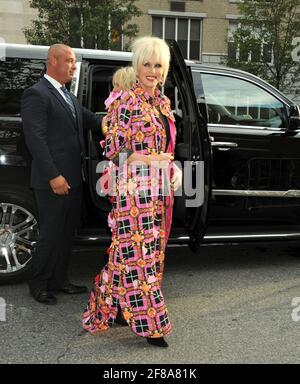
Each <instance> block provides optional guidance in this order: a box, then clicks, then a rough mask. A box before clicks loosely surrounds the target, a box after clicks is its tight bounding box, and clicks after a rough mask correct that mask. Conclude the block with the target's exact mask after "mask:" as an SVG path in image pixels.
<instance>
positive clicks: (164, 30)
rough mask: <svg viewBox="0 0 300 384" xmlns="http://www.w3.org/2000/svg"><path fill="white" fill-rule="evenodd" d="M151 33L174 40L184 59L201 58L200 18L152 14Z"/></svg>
mask: <svg viewBox="0 0 300 384" xmlns="http://www.w3.org/2000/svg"><path fill="white" fill-rule="evenodd" d="M152 34H153V35H155V36H157V37H161V38H162V39H165V40H166V41H168V40H176V41H177V42H178V45H179V47H180V49H181V52H182V54H183V56H184V58H185V59H190V60H200V59H201V49H200V46H201V19H193V18H181V17H162V16H152Z"/></svg>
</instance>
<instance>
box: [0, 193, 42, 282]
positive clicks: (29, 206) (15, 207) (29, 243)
mask: <svg viewBox="0 0 300 384" xmlns="http://www.w3.org/2000/svg"><path fill="white" fill-rule="evenodd" d="M36 239H37V214H36V207H35V204H34V199H33V196H32V195H31V194H22V193H19V194H18V193H17V194H16V193H15V192H14V193H9V192H6V193H0V284H6V283H14V282H19V281H22V280H25V279H26V277H27V275H28V272H29V270H30V268H31V260H32V249H33V246H34V244H35V242H36Z"/></svg>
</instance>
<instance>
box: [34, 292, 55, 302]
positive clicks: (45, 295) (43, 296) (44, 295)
mask: <svg viewBox="0 0 300 384" xmlns="http://www.w3.org/2000/svg"><path fill="white" fill-rule="evenodd" d="M30 293H31V296H32V297H33V298H34V300H36V301H38V302H39V303H42V304H47V305H54V304H56V303H57V299H56V297H55V296H53V295H52V294H51V293H50V292H48V291H39V292H30Z"/></svg>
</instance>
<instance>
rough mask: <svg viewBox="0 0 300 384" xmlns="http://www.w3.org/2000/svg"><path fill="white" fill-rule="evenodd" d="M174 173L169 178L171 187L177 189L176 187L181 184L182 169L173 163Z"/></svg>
mask: <svg viewBox="0 0 300 384" xmlns="http://www.w3.org/2000/svg"><path fill="white" fill-rule="evenodd" d="M173 169H174V174H173V176H172V179H171V189H172V190H173V191H177V189H178V188H180V187H181V185H182V170H181V169H180V168H178V167H177V165H176V164H175V163H174V164H173Z"/></svg>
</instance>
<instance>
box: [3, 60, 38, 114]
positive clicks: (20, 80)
mask: <svg viewBox="0 0 300 384" xmlns="http://www.w3.org/2000/svg"><path fill="white" fill-rule="evenodd" d="M44 68H45V61H44V60H33V59H19V58H7V59H6V60H5V61H0V79H1V81H0V116H20V98H21V95H22V93H23V91H24V90H25V89H26V88H28V87H30V86H31V85H33V84H34V83H36V82H37V81H38V80H39V78H40V77H41V75H42V73H43V71H44Z"/></svg>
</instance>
